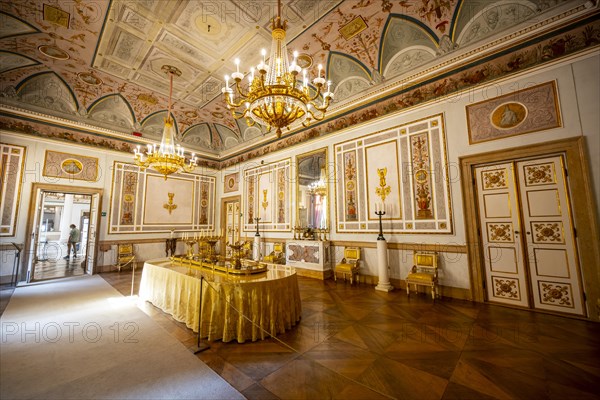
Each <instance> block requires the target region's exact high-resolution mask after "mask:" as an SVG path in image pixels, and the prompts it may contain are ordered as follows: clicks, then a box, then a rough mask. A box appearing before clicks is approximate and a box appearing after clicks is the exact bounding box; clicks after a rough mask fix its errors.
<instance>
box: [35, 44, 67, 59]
mask: <svg viewBox="0 0 600 400" xmlns="http://www.w3.org/2000/svg"><path fill="white" fill-rule="evenodd" d="M38 50H39V51H40V53H42V54H43V55H45V56H48V57H50V58H54V59H55V60H68V59H69V58H71V56H69V53H67V52H66V51H64V50H63V49H59V48H58V47H56V46H49V45H47V44H43V45H41V46H39V47H38Z"/></svg>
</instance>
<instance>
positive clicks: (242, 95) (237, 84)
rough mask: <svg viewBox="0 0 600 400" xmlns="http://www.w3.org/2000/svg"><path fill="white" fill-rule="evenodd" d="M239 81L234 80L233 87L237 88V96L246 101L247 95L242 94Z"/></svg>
mask: <svg viewBox="0 0 600 400" xmlns="http://www.w3.org/2000/svg"><path fill="white" fill-rule="evenodd" d="M240 82H241V80H237V79H236V80H235V87H236V88H237V91H238V93H239V95H240V96H241V97H242V98H243V99H244V100H246V99H247V98H248V93H244V91H243V89H242V85H240Z"/></svg>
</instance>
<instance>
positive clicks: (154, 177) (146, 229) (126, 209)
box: [108, 161, 216, 234]
mask: <svg viewBox="0 0 600 400" xmlns="http://www.w3.org/2000/svg"><path fill="white" fill-rule="evenodd" d="M215 191H216V178H215V177H214V176H208V175H199V174H187V173H179V174H173V175H171V176H169V178H168V180H167V181H166V182H165V181H164V177H163V175H161V174H159V173H158V172H155V171H153V170H150V169H146V170H141V169H140V168H139V167H138V166H136V165H133V164H128V163H124V162H119V161H115V162H114V165H113V176H112V183H111V194H110V215H109V219H108V221H109V224H108V233H109V234H117V233H119V234H121V233H159V232H170V231H171V230H172V229H174V230H176V231H197V230H208V231H213V230H214V229H215V208H216V207H215Z"/></svg>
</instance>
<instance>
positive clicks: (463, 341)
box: [102, 271, 600, 399]
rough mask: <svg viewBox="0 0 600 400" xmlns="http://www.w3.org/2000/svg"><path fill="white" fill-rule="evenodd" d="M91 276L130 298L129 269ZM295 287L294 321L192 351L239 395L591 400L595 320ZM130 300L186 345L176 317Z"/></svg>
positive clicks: (599, 342) (597, 352) (342, 286)
mask: <svg viewBox="0 0 600 400" xmlns="http://www.w3.org/2000/svg"><path fill="white" fill-rule="evenodd" d="M136 275H140V271H137V273H136ZM102 276H103V277H104V279H105V280H106V281H108V282H109V283H110V284H112V285H113V287H115V288H116V289H117V290H119V291H120V292H121V293H123V294H124V295H129V293H130V288H131V273H130V272H125V271H124V272H121V273H116V272H111V273H105V274H102ZM136 282H139V276H137V277H136ZM299 284H300V293H301V297H302V319H301V322H300V323H299V325H297V326H296V327H295V328H293V329H292V330H290V331H288V332H286V333H285V334H283V335H280V336H278V337H277V338H270V339H267V340H263V341H257V342H253V343H252V342H247V343H243V344H238V343H235V342H230V343H222V342H211V343H210V346H211V347H210V349H209V350H207V351H205V352H202V353H200V354H198V357H199V358H200V359H201V360H202V361H204V362H205V363H206V364H208V365H209V366H210V367H211V368H212V369H213V370H214V371H216V372H217V373H218V374H219V375H221V376H222V377H223V378H224V379H226V380H227V381H228V382H229V383H230V384H231V385H232V386H234V387H235V388H236V389H238V390H239V391H240V392H242V394H243V395H244V396H246V397H247V398H249V399H328V398H332V399H335V398H343V399H386V398H398V399H399V398H402V399H486V398H499V399H511V398H515V399H520V398H522V399H541V398H548V399H554V398H560V399H588V398H599V394H600V324H597V323H593V322H586V321H582V320H574V319H569V318H564V317H560V316H554V315H547V314H540V313H533V312H529V311H522V310H514V309H509V308H504V307H500V306H493V305H487V304H476V303H470V302H465V301H458V300H453V299H442V300H437V301H436V302H435V304H434V303H432V301H431V298H430V297H429V296H428V295H425V294H422V295H412V296H411V297H410V299H409V298H407V296H406V293H405V292H403V291H394V292H390V293H383V292H378V291H376V290H374V288H373V287H372V286H368V285H364V284H363V285H360V286H350V285H349V284H348V283H344V282H343V281H338V282H337V284H336V283H335V282H334V281H333V280H327V281H319V280H315V279H310V278H302V277H300V278H299ZM136 286H137V285H136ZM135 291H136V292H137V288H136V289H135ZM141 307H142V308H143V310H144V311H145V312H146V313H148V314H149V315H150V316H151V317H152V318H153V319H155V320H156V321H158V323H160V324H161V325H162V326H163V327H164V328H165V329H166V330H167V331H168V332H169V333H170V334H171V335H173V336H174V337H176V338H177V339H179V340H180V341H181V342H182V343H183V344H185V345H186V346H190V347H191V346H193V345H194V344H195V342H196V338H195V336H194V334H193V333H192V332H191V330H189V329H187V328H186V327H185V326H184V325H183V324H181V323H179V322H177V321H175V320H173V319H172V318H171V317H170V316H169V315H167V314H165V313H163V312H162V311H161V310H159V309H158V308H156V307H154V306H152V305H151V304H148V303H146V304H145V305H142V306H141Z"/></svg>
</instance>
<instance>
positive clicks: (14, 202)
mask: <svg viewBox="0 0 600 400" xmlns="http://www.w3.org/2000/svg"><path fill="white" fill-rule="evenodd" d="M26 151H27V149H26V147H24V146H17V145H12V144H5V143H0V204H2V206H0V237H14V236H15V235H16V229H17V217H18V214H19V208H20V207H19V205H20V200H21V186H22V182H23V172H24V170H25V155H26Z"/></svg>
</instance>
